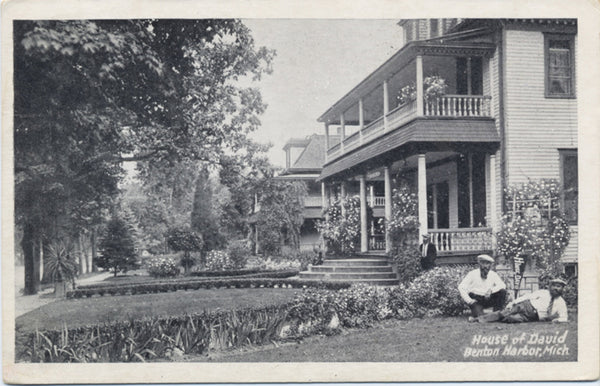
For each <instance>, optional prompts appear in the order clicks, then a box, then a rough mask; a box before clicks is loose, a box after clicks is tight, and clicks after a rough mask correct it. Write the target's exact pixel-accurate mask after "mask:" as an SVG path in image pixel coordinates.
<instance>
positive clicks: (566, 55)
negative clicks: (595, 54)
mask: <svg viewBox="0 0 600 386" xmlns="http://www.w3.org/2000/svg"><path fill="white" fill-rule="evenodd" d="M547 55H548V69H547V72H548V80H547V81H548V92H549V93H550V94H551V95H571V94H572V73H573V72H572V70H573V69H572V66H573V63H572V60H571V42H570V41H569V40H550V41H549V42H548V52H547Z"/></svg>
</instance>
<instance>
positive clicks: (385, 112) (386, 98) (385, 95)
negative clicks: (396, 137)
mask: <svg viewBox="0 0 600 386" xmlns="http://www.w3.org/2000/svg"><path fill="white" fill-rule="evenodd" d="M388 94H389V93H388V80H387V79H386V80H384V81H383V132H384V133H385V132H386V131H388V129H389V127H388V119H387V115H388V113H389V112H390V98H389V95H388Z"/></svg>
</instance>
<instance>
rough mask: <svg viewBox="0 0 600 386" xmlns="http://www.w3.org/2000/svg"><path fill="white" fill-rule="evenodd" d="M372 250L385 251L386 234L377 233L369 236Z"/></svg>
mask: <svg viewBox="0 0 600 386" xmlns="http://www.w3.org/2000/svg"><path fill="white" fill-rule="evenodd" d="M369 250H370V251H385V234H376V235H370V236H369Z"/></svg>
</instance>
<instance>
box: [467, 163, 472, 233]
mask: <svg viewBox="0 0 600 386" xmlns="http://www.w3.org/2000/svg"><path fill="white" fill-rule="evenodd" d="M467 162H468V164H469V227H471V228H473V154H472V153H469V154H468V155H467Z"/></svg>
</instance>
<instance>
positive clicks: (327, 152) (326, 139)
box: [325, 122, 329, 162]
mask: <svg viewBox="0 0 600 386" xmlns="http://www.w3.org/2000/svg"><path fill="white" fill-rule="evenodd" d="M328 160H329V123H327V122H325V162H327V161H328Z"/></svg>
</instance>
